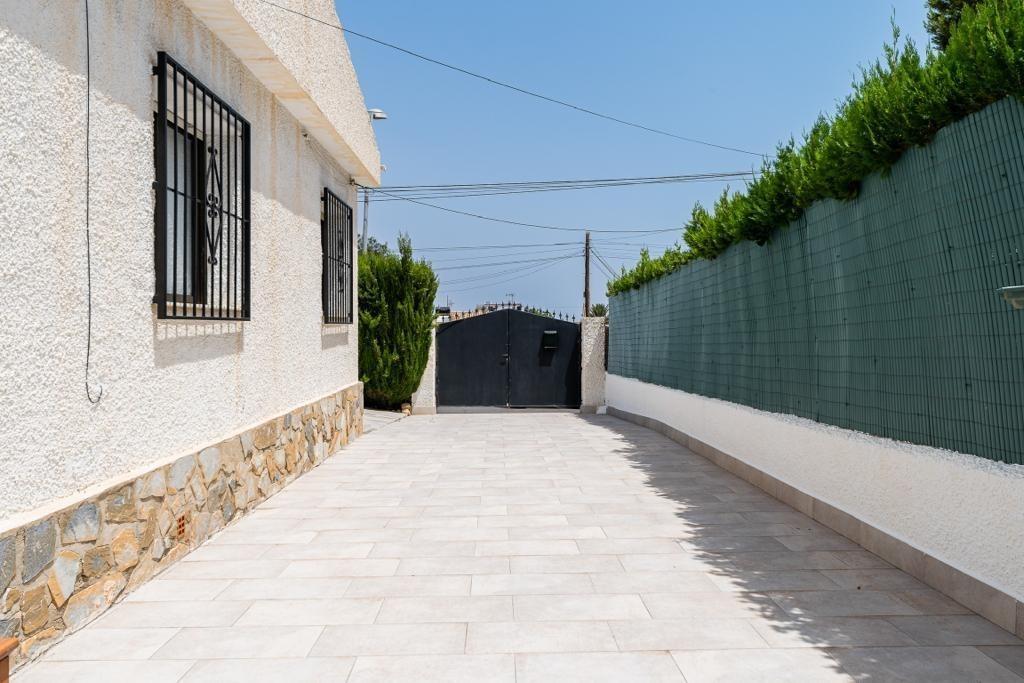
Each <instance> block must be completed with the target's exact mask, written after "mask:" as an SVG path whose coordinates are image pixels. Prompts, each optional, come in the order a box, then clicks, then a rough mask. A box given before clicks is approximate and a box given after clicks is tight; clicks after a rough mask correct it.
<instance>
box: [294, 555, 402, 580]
mask: <svg viewBox="0 0 1024 683" xmlns="http://www.w3.org/2000/svg"><path fill="white" fill-rule="evenodd" d="M397 569H398V560H397V559H379V558H369V559H365V560H294V561H292V562H290V563H289V564H288V566H287V567H285V568H284V571H282V572H281V578H285V579H293V580H294V579H298V578H332V577H353V576H394V573H395V571H396V570H397Z"/></svg>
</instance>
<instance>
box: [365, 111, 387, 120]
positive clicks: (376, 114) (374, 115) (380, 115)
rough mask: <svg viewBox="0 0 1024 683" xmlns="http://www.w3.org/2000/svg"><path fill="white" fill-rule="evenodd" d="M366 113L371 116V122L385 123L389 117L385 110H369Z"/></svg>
mask: <svg viewBox="0 0 1024 683" xmlns="http://www.w3.org/2000/svg"><path fill="white" fill-rule="evenodd" d="M366 113H367V114H369V115H370V120H371V121H383V120H384V119H386V118H387V117H388V115H387V114H385V113H384V110H383V109H367V110H366Z"/></svg>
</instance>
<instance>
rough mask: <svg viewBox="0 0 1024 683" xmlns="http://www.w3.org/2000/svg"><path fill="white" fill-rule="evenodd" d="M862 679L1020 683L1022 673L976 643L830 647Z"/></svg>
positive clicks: (835, 655)
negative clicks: (1002, 662) (1007, 665)
mask: <svg viewBox="0 0 1024 683" xmlns="http://www.w3.org/2000/svg"><path fill="white" fill-rule="evenodd" d="M830 652H831V654H832V656H833V657H835V659H836V660H837V661H838V662H839V664H841V665H842V667H843V670H844V671H847V672H849V674H850V675H852V676H855V677H856V678H857V680H862V681H927V682H928V683H963V682H964V681H979V682H980V681H984V682H985V683H1020V680H1021V679H1020V677H1019V676H1017V675H1016V674H1014V673H1013V672H1012V671H1010V670H1009V669H1007V668H1006V667H1004V666H1002V665H1001V664H999V663H997V662H996V661H995V660H993V659H991V658H989V657H987V656H985V655H984V654H982V653H981V652H980V651H978V650H976V649H975V648H973V647H892V648H889V647H871V648H849V649H845V648H844V649H836V650H831V651H830Z"/></svg>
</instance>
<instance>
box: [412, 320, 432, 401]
mask: <svg viewBox="0 0 1024 683" xmlns="http://www.w3.org/2000/svg"><path fill="white" fill-rule="evenodd" d="M436 412H437V328H436V327H435V328H434V329H433V331H432V332H431V333H430V354H429V355H428V356H427V365H426V367H425V368H423V376H422V377H421V378H420V385H419V386H418V387H417V388H416V393H414V394H413V395H412V414H413V415H433V414H434V413H436Z"/></svg>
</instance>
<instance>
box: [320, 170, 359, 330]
mask: <svg viewBox="0 0 1024 683" xmlns="http://www.w3.org/2000/svg"><path fill="white" fill-rule="evenodd" d="M320 244H321V247H322V249H323V254H324V267H323V275H322V282H323V307H324V323H326V324H328V325H336V324H347V323H351V322H352V208H351V207H350V206H349V205H348V204H346V203H345V202H343V201H342V200H341V198H340V197H338V195H336V194H334V193H333V192H331V191H330V190H328V189H327V188H326V187H325V188H324V194H323V205H322V207H321V214H320Z"/></svg>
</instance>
